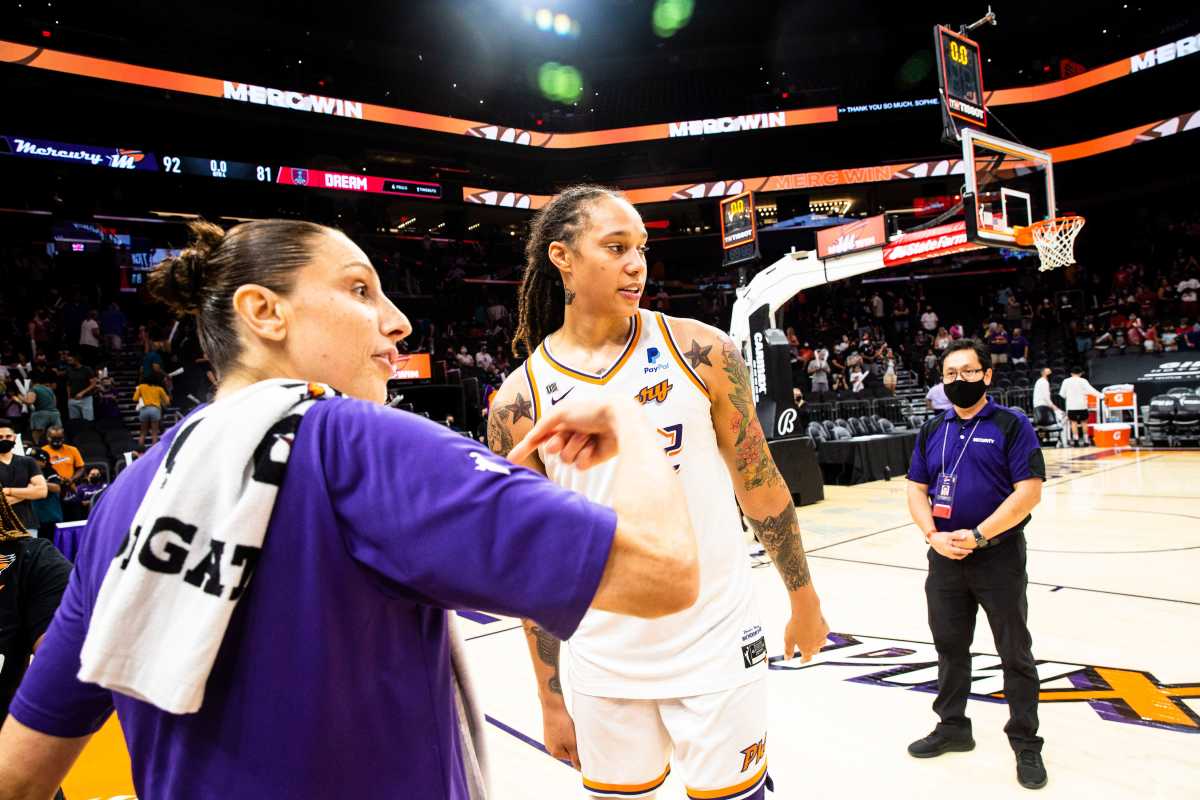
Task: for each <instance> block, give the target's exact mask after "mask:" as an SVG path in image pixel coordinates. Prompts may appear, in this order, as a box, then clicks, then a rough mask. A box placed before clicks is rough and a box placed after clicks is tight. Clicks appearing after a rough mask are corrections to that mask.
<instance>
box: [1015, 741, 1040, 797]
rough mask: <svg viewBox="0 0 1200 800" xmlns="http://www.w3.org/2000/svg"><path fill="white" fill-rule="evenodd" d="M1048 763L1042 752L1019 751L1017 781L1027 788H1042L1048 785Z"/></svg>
mask: <svg viewBox="0 0 1200 800" xmlns="http://www.w3.org/2000/svg"><path fill="white" fill-rule="evenodd" d="M1046 781H1047V778H1046V765H1045V764H1043V763H1042V754H1041V753H1039V752H1037V751H1035V750H1022V751H1021V752H1019V753H1017V783H1019V784H1021V785H1022V786H1024V787H1025V788H1026V789H1040V788H1042V787H1043V786H1045V785H1046Z"/></svg>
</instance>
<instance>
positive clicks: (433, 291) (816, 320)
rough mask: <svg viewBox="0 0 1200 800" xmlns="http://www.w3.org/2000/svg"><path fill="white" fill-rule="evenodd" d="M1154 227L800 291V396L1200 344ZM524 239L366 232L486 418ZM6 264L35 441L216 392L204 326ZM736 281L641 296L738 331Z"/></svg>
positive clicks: (403, 298)
mask: <svg viewBox="0 0 1200 800" xmlns="http://www.w3.org/2000/svg"><path fill="white" fill-rule="evenodd" d="M1144 222H1145V225H1144V232H1143V235H1142V236H1140V237H1134V238H1131V239H1130V240H1129V241H1128V242H1127V243H1126V245H1127V246H1126V247H1125V248H1124V250H1123V251H1122V252H1120V253H1112V254H1106V255H1111V258H1106V259H1099V260H1096V262H1095V263H1089V264H1088V265H1087V268H1086V269H1082V270H1078V269H1077V270H1059V271H1056V272H1053V273H1038V272H1037V271H1036V270H1035V269H1034V268H1033V265H1032V262H1030V261H1024V262H1020V264H1019V265H1018V266H1017V267H1016V268H1008V269H1007V270H1003V271H996V270H995V269H984V270H979V271H976V272H975V273H973V274H972V277H971V278H970V291H969V292H964V291H963V288H964V286H965V283H966V280H967V279H966V278H965V277H960V276H957V275H956V274H955V273H954V272H953V271H951V272H948V273H945V274H943V275H941V276H938V279H937V280H926V281H915V280H904V279H895V278H888V279H885V280H882V281H881V280H875V281H872V277H873V276H866V278H865V279H859V280H851V281H843V282H840V283H838V284H833V285H826V286H823V287H818V288H815V289H812V290H809V291H806V292H804V293H802V294H800V295H798V296H797V297H795V298H793V300H791V301H790V302H789V303H787V304H785V305H784V306H783V307H782V308H781V309H780V310H779V311H778V313H777V315H776V319H777V322H778V324H779V325H780V326H781V327H783V328H784V329H785V331H786V335H787V341H788V347H789V350H790V354H791V362H792V367H793V385H794V387H795V392H796V396H797V398H798V402H800V403H801V404H803V403H804V402H831V401H839V400H844V399H857V398H874V397H888V396H892V395H894V394H895V393H896V391H897V389H898V388H899V387H911V388H913V389H914V390H920V391H923V390H924V388H925V387H928V386H935V385H937V384H938V383H939V376H938V362H939V357H940V355H941V353H942V352H943V351H945V349H946V348H947V347H948V346H949V345H950V344H951V343H952V342H954V341H955V340H958V339H961V338H964V337H971V336H974V337H978V338H980V339H982V340H983V341H984V342H986V343H987V345H988V346H989V347H990V349H991V352H992V358H993V362H994V363H995V364H996V365H997V369H999V370H1006V369H1012V368H1016V369H1021V368H1025V369H1026V370H1029V369H1032V368H1033V367H1035V366H1038V367H1040V366H1042V365H1043V363H1044V359H1045V357H1046V355H1047V353H1046V352H1044V351H1045V349H1046V348H1047V347H1048V346H1054V347H1058V345H1059V344H1060V343H1066V346H1067V348H1068V349H1069V350H1071V352H1072V359H1073V360H1074V361H1075V362H1076V363H1079V364H1085V363H1086V359H1087V358H1090V357H1096V356H1098V355H1104V354H1107V355H1114V354H1118V353H1133V352H1139V353H1147V352H1148V353H1157V352H1173V351H1180V350H1196V349H1200V303H1198V299H1197V298H1198V295H1200V262H1198V260H1197V253H1200V241H1198V240H1200V215H1197V214H1193V215H1192V216H1191V217H1190V218H1189V217H1187V216H1186V214H1185V215H1182V216H1180V215H1176V216H1175V217H1169V218H1167V217H1164V218H1161V219H1147V220H1144ZM479 233H480V234H482V233H483V231H480V232H479ZM522 246H523V242H522V240H521V239H520V237H519V236H517V235H516V231H515V230H508V229H504V228H496V229H493V230H492V231H491V232H490V233H488V234H487V235H486V237H480V238H465V239H462V240H455V239H451V238H446V237H434V236H425V237H423V238H416V237H412V238H409V239H405V240H396V239H394V238H392V239H381V238H376V239H374V240H372V239H370V238H369V237H368V238H367V240H366V241H365V243H364V249H366V251H367V252H368V254H369V255H370V256H371V258H372V261H373V263H375V264H376V266H377V268H378V270H379V273H380V278H381V282H382V284H383V286H384V289H385V290H386V291H388V292H389V294H391V295H392V296H393V297H394V299H395V300H396V302H397V304H398V305H400V306H401V308H403V310H404V311H405V313H406V314H407V315H408V316H409V318H410V319H411V321H412V323H413V335H412V336H411V337H409V338H408V339H407V340H406V341H405V342H403V343H402V344H401V348H402V350H405V351H408V352H425V353H430V354H431V357H432V362H433V365H434V379H435V381H445V382H450V383H455V382H459V381H460V380H462V379H466V378H472V379H474V382H473V383H472V386H473V388H474V389H475V390H476V392H475V394H474V395H473V396H472V397H470V398H468V406H473V407H476V413H475V414H474V418H475V420H476V421H478V419H479V416H478V410H479V408H486V404H487V398H488V397H489V395H490V393H491V391H492V390H494V389H495V388H496V387H498V386H499V385H500V383H501V382H502V381H503V379H504V377H505V376H506V375H507V374H508V372H509V371H510V370H511V369H512V368H513V367H514V365H515V363H516V361H517V359H516V358H515V357H514V356H513V355H512V353H511V349H510V343H511V340H512V332H513V329H514V327H515V322H516V320H515V319H514V317H515V306H516V303H515V297H516V287H517V283H518V281H519V279H520V271H521V264H522V253H521V248H522ZM0 258H3V259H4V260H5V261H7V262H8V263H10V264H13V265H15V266H17V267H19V268H21V269H24V270H26V271H27V273H28V275H29V276H30V281H28V282H26V283H23V284H21V285H19V286H17V287H16V288H15V290H14V291H12V292H11V293H8V294H6V295H5V296H4V297H3V298H0V319H2V320H3V321H2V322H0V398H2V399H0V416H5V417H7V418H8V419H9V420H11V424H12V425H13V426H14V427H15V429H16V430H17V431H18V432H19V433H20V434H21V435H23V436H25V437H27V438H28V440H29V442H30V444H31V446H34V447H38V448H40V447H43V446H48V447H51V448H52V449H53V448H54V447H55V445H53V438H54V437H53V436H51V433H52V432H53V431H55V430H56V426H63V425H64V423H66V429H67V437H68V438H69V437H70V435H71V433H70V432H71V425H72V423H73V422H74V421H76V420H82V421H86V422H89V423H90V422H93V421H97V420H104V419H121V418H125V419H126V420H127V421H128V422H129V424H130V425H131V426H135V427H136V428H137V434H138V435H137V446H136V449H137V450H141V449H143V448H144V447H146V446H149V445H152V444H153V443H154V442H156V441H157V439H158V436H159V434H160V432H161V429H162V427H163V426H164V424H165V423H164V421H163V420H164V417H165V416H166V414H167V411H168V408H169V407H171V406H172V405H173V404H174V405H178V406H180V407H183V408H184V409H186V408H187V407H190V405H191V404H194V403H195V402H201V401H203V400H206V399H209V398H210V397H211V394H212V391H213V390H214V388H215V383H216V377H215V375H213V373H212V371H211V369H209V368H208V367H207V365H206V362H204V360H203V355H202V353H200V352H199V348H198V346H197V345H196V337H195V335H194V331H192V333H191V334H189V333H188V331H187V329H186V327H185V328H183V329H178V328H175V327H173V321H172V320H169V319H165V318H164V317H162V316H161V315H160V312H157V311H155V310H154V308H153V307H150V306H144V305H142V304H141V302H140V299H139V298H138V296H136V295H133V296H130V295H123V296H122V295H117V296H114V295H111V294H102V293H101V292H100V290H99V289H98V288H96V286H95V285H93V286H89V287H87V288H85V287H83V286H81V285H78V286H72V285H66V286H63V285H60V283H69V282H68V281H59V280H57V278H58V277H59V276H58V275H57V273H56V268H57V264H56V261H55V259H54V258H52V257H48V256H46V255H45V251H44V248H42V247H41V246H33V245H30V246H27V247H25V248H24V249H22V248H21V247H20V246H11V245H10V246H8V247H7V248H6V249H3V250H0ZM733 287H734V280H733V278H732V275H731V274H730V273H713V274H711V275H706V276H693V277H691V278H690V279H688V280H681V279H679V276H678V275H674V276H673V275H672V274H671V273H670V270H668V269H667V267H666V265H665V264H664V263H663V261H662V259H661V257H659V258H656V259H654V260H653V261H652V263H651V265H650V268H649V275H648V283H647V286H646V290H645V293H644V296H643V305H644V306H645V307H647V308H650V309H653V310H658V311H663V312H665V313H669V314H674V315H678V316H688V317H694V318H697V319H700V320H702V321H704V322H708V323H709V324H712V325H714V326H716V327H718V328H721V329H728V326H729V319H728V316H729V307H730V305H731V302H732V300H733V296H734V293H733ZM118 298H121V299H118ZM130 353H132V355H128V354H130ZM122 354H127V355H124V356H122ZM117 358H122V359H123V360H124V363H126V364H128V363H129V362H130V361H131V360H132V361H134V362H138V363H137V367H136V369H137V378H136V381H133V382H132V383H131V384H130V385H129V386H123V387H121V390H120V394H119V393H118V388H117V386H116V382H115V381H114V379H113V377H112V374H111V369H110V367H111V366H112V365H113V364H114V363H115V360H116V359H117ZM184 368H187V369H186V370H184ZM181 370H182V371H186V372H188V373H190V374H195V375H198V376H199V377H198V378H197V379H196V380H195V381H193V382H190V383H189V382H187V378H186V376H184V377H177V378H176V380H177V381H179V384H180V385H179V386H178V387H173V386H172V375H175V376H179V375H180V372H181ZM177 389H178V390H177ZM121 394H129V395H131V396H129V397H124V396H121ZM122 403H125V404H126V405H129V404H132V403H136V404H137V408H136V414H134V413H132V412H130V413H126V414H123V413H122V408H121V405H122ZM468 414H469V415H470V414H471V411H470V410H468ZM445 421H446V423H447V424H449V425H451V427H458V426H459V425H463V426H464V427H470V425H469V424H468V422H467V421H464V420H454V419H446V420H445ZM470 424H471V425H473V424H474V422H472V423H470ZM57 430H62V428H61V427H58V428H57ZM131 433H132V431H131ZM66 444H67V445H68V446H69V445H70V442H67V443H66ZM55 463H59V462H57V461H56V462H55ZM50 466H51V468H53V466H54V464H51V465H50ZM59 478H60V479H61V480H63V481H65V482H66V483H65V484H64V486H68V491H69V492H70V494H67V495H65V496H60V497H59V498H57V499H58V501H59V503H60V504H62V505H63V508H64V513H67V514H71V513H78V509H80V508H86V504H84V503H83V502H82V501H81V502H79V503H77V504H76V503H75V502H74V501H73V500H66V498H73V497H74V496H75V494H74V493H75V491H76V489H77V488H78V486H79V484H81V483H84V484H87V483H89V482H88V481H87V480H80V479H79V476H76V475H71V476H62V475H59ZM71 487H74V488H71ZM84 493H85V494H86V492H84ZM64 500H66V502H64ZM47 505H48V506H53V505H54V502H53V501H52V500H49V499H48V500H47ZM50 513H53V512H50Z"/></svg>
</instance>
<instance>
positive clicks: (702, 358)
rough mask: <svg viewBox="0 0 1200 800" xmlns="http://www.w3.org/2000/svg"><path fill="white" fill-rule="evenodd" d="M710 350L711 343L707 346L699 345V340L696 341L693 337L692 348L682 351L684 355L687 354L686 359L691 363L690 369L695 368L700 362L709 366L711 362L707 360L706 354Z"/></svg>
mask: <svg viewBox="0 0 1200 800" xmlns="http://www.w3.org/2000/svg"><path fill="white" fill-rule="evenodd" d="M711 351H712V345H711V344H710V345H708V346H707V347H701V346H700V343H699V342H697V341H696V340H695V339H692V349H691V350H688V351H687V352H686V353H684V355H685V356H687V360H688V361H690V362H691V363H692V369H695V368H696V367H698V366H700V365H701V364H704V365H706V366H709V367H711V366H712V362H711V361H709V360H708V354H709V352H711Z"/></svg>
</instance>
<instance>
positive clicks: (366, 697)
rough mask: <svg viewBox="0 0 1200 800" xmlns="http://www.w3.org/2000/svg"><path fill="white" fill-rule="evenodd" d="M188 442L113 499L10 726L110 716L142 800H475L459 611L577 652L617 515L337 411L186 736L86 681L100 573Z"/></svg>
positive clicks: (426, 432) (307, 449)
mask: <svg viewBox="0 0 1200 800" xmlns="http://www.w3.org/2000/svg"><path fill="white" fill-rule="evenodd" d="M181 427H183V426H182V425H176V426H175V427H174V428H172V429H171V431H170V432H168V434H167V435H166V436H165V437H164V439H163V441H162V442H161V443H160V444H159V445H158V446H156V447H154V448H153V449H151V451H150V452H149V453H148V454H147V455H146V456H145V457H144V458H142V459H139V460H138V461H136V462H135V463H134V464H133V465H132V466H131V467H130V468H129V469H127V470H125V471H124V472H123V473H122V474H121V475H120V477H119V478H118V479H117V480H116V481H115V482H114V483H113V484H112V486H110V487H109V489H108V491H106V492H105V493H104V494H103V495H101V497H100V499H99V501H98V503H97V507H96V508H95V509H94V510H93V512H92V514H91V518H90V519H89V522H88V530H87V532H86V534H85V535H84V536H83V545H82V547H81V548H80V552H79V558H78V560H77V561H76V563H75V570H74V572H73V573H72V575H71V581H70V584H69V586H68V588H67V592H66V594H65V596H64V597H63V600H62V604H61V606H60V607H59V609H58V613H57V615H56V616H55V618H54V622H53V623H52V624H51V626H50V629H49V631H48V632H47V634H46V639H45V642H44V643H43V645H42V647H41V648H40V649H39V650H38V655H37V658H36V659H34V663H33V665H32V666H31V668H30V670H29V672H28V673H27V675H26V677H25V680H24V682H23V683H22V684H21V688H20V690H19V691H18V693H17V696H16V698H15V699H14V700H13V703H12V706H11V712H12V714H13V716H14V717H16V718H17V719H18V720H20V721H21V722H22V723H24V724H25V725H27V726H29V727H30V728H33V729H35V730H38V731H42V732H43V733H47V734H50V735H53V736H63V737H76V736H83V735H86V734H89V733H92V732H93V731H96V730H97V729H99V728H100V727H101V725H103V724H104V722H105V720H106V719H107V718H108V715H109V714H110V713H111V712H112V710H113V709H114V707H115V708H116V711H117V715H118V717H119V718H120V720H121V727H122V728H123V729H124V732H125V737H126V739H127V741H128V743H129V750H130V754H131V756H132V759H133V777H134V784H135V785H136V787H137V791H138V795H139V796H141V797H151V798H171V800H192V799H193V798H194V799H195V800H211V798H214V797H221V798H227V799H228V800H237V799H238V798H245V800H251V798H254V799H255V800H257V798H263V797H277V798H308V797H329V798H332V797H346V798H367V797H419V798H422V799H423V800H425V799H426V798H448V799H449V800H465V798H466V797H467V789H466V779H465V775H464V772H463V768H462V757H461V751H460V742H459V737H458V732H457V726H456V724H455V710H454V701H453V694H452V687H451V671H450V651H449V639H448V631H447V614H448V612H447V610H446V609H458V608H462V609H468V608H474V609H481V610H486V611H493V612H497V613H499V614H504V615H509V616H514V617H528V618H532V619H535V620H537V621H538V623H539V624H540V625H542V626H544V627H545V628H546V629H547V630H549V631H550V632H551V633H553V634H554V635H555V636H557V637H559V638H562V639H566V638H569V637H570V636H571V634H572V633H573V632H574V631H575V628H576V626H577V625H578V624H579V621H580V619H582V617H583V615H584V612H585V611H586V610H587V608H588V605H589V604H590V603H591V601H592V598H593V596H594V594H595V592H596V588H597V586H598V585H599V582H600V576H601V573H602V572H603V570H604V566H605V564H606V562H607V560H608V554H609V550H610V549H611V545H612V539H613V534H614V532H615V530H616V515H615V514H614V513H613V511H612V510H611V509H608V508H605V507H602V506H598V505H595V504H592V503H590V502H588V501H587V500H585V499H584V498H583V497H582V496H581V495H578V494H575V493H572V492H569V491H566V490H563V489H560V488H559V487H557V486H555V485H554V484H552V483H550V482H549V481H547V480H545V479H544V478H542V477H541V476H539V475H536V474H534V473H533V472H531V471H529V470H526V469H523V468H517V467H512V466H511V465H508V462H505V461H503V460H502V459H500V458H499V457H498V456H495V455H493V454H492V453H490V452H489V451H487V450H486V449H484V448H482V447H480V446H479V445H478V444H476V443H474V442H472V441H471V440H469V439H466V438H464V437H462V436H459V435H457V434H455V433H453V432H452V431H450V430H448V429H447V428H445V427H443V426H440V425H436V424H434V423H432V422H430V421H428V420H426V419H424V418H422V417H419V416H416V415H413V414H407V413H405V412H401V411H395V410H392V409H388V408H384V407H381V406H378V405H374V404H369V403H365V402H361V401H357V400H348V399H340V398H333V399H328V400H323V401H321V402H319V403H317V404H316V406H315V407H314V408H312V409H311V410H310V411H309V412H308V414H306V415H305V417H304V420H303V422H302V423H301V425H300V428H299V431H298V433H297V435H296V439H295V443H294V445H293V448H292V456H291V460H290V461H289V463H288V468H287V475H286V478H285V479H284V483H283V486H282V488H281V489H280V492H279V496H278V498H277V501H276V504H275V509H274V512H273V514H272V516H271V522H270V525H269V527H268V529H267V536H266V541H265V543H264V547H263V550H262V554H261V556H260V560H259V563H258V566H257V569H256V571H255V573H254V578H253V581H252V582H251V583H250V588H249V589H248V591H247V593H246V595H245V596H244V597H243V598H242V599H241V601H240V602H239V603H238V605H237V608H236V609H235V611H234V614H233V618H232V620H231V622H230V625H229V629H228V631H227V633H226V635H225V639H224V641H223V643H222V645H221V649H220V651H219V653H218V655H217V660H216V663H215V665H214V667H213V671H212V674H211V675H210V677H209V680H208V685H207V688H206V691H205V696H204V704H203V706H202V707H201V709H200V711H199V712H197V713H195V714H186V715H173V714H168V713H165V712H163V711H160V710H159V709H157V708H155V707H153V706H150V705H148V704H146V703H142V702H139V701H137V700H133V699H131V698H129V697H126V696H124V695H121V694H115V693H112V692H109V691H107V690H105V689H102V688H100V687H98V686H96V685H94V684H87V683H81V682H80V681H79V680H78V679H77V678H76V677H75V676H76V673H77V672H78V670H79V650H80V647H81V645H82V644H83V640H84V636H85V634H86V632H87V626H88V621H89V619H90V618H91V613H92V608H93V604H94V602H95V599H96V595H97V592H98V591H99V589H100V584H101V581H102V580H103V578H104V574H105V571H106V570H107V568H108V564H109V562H110V561H111V560H112V558H113V557H114V555H115V554H116V553H117V551H118V549H119V548H120V545H121V540H122V538H123V537H124V535H125V532H126V531H127V530H128V528H129V527H130V524H131V523H132V520H133V516H134V512H135V511H136V509H137V506H138V504H139V502H140V500H141V498H142V496H143V495H144V494H145V492H146V489H147V487H148V486H149V483H150V480H151V478H152V477H153V475H154V472H155V469H156V468H157V467H158V465H159V462H160V461H161V460H162V458H163V456H164V455H165V453H166V448H167V447H169V445H170V442H171V441H172V439H173V435H172V434H173V433H174V432H175V431H178V430H180V428H181ZM231 435H236V433H235V432H231ZM505 465H507V466H508V467H509V468H510V469H509V471H510V473H511V474H504V467H505ZM488 467H491V469H489V468H488ZM497 467H499V469H496V468H497ZM197 480H202V476H197ZM199 557H200V554H195V555H193V556H192V558H196V559H198V558H199ZM188 563H189V564H190V563H191V560H190V559H189V562H188ZM229 580H231V581H232V580H236V576H231V577H230V578H229Z"/></svg>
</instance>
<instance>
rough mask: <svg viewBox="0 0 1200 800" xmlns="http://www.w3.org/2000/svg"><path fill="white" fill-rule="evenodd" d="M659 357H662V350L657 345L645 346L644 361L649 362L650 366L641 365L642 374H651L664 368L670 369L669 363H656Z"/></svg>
mask: <svg viewBox="0 0 1200 800" xmlns="http://www.w3.org/2000/svg"><path fill="white" fill-rule="evenodd" d="M660 358H662V352H661V351H660V350H659V349H658V348H657V347H647V348H646V363H648V364H650V366H648V367H643V368H642V372H643V373H644V374H647V375H651V374H653V373H655V372H661V371H662V370H664V369H670V368H671V365H670V364H659V363H658V360H659V359H660Z"/></svg>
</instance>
